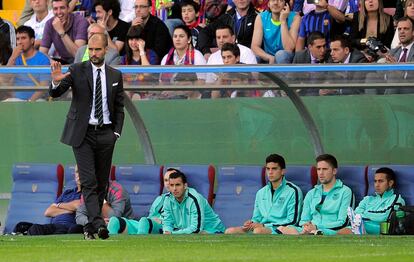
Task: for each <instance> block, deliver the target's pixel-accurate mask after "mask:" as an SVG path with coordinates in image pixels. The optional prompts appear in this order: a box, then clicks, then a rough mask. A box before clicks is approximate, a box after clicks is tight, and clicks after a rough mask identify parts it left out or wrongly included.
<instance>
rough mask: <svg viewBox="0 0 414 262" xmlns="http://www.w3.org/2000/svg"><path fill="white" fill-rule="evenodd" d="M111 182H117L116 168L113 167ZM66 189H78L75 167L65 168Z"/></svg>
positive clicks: (68, 166)
mask: <svg viewBox="0 0 414 262" xmlns="http://www.w3.org/2000/svg"><path fill="white" fill-rule="evenodd" d="M110 179H111V180H115V166H112V167H111V176H110ZM64 187H65V189H69V188H74V187H76V182H75V165H67V166H65V184H64Z"/></svg>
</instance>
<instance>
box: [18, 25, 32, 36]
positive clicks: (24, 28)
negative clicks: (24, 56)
mask: <svg viewBox="0 0 414 262" xmlns="http://www.w3.org/2000/svg"><path fill="white" fill-rule="evenodd" d="M24 33H26V34H27V35H28V36H29V38H35V31H34V30H33V28H31V27H30V26H25V25H21V26H19V27H18V28H17V29H16V34H24Z"/></svg>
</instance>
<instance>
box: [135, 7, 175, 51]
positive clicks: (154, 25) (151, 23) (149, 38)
mask: <svg viewBox="0 0 414 262" xmlns="http://www.w3.org/2000/svg"><path fill="white" fill-rule="evenodd" d="M151 6H152V1H151V0H135V6H134V8H135V16H136V17H135V18H134V20H133V21H132V26H137V25H140V26H142V27H143V28H144V30H143V37H144V38H143V40H144V41H145V44H146V46H147V48H150V49H152V50H154V51H155V52H156V53H157V55H158V57H164V55H166V54H167V53H168V50H170V48H171V47H172V40H171V36H170V34H169V32H168V28H167V27H166V26H165V24H164V23H163V22H162V21H161V20H160V19H159V18H158V17H156V16H153V15H151V14H150V10H151Z"/></svg>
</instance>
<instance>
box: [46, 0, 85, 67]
mask: <svg viewBox="0 0 414 262" xmlns="http://www.w3.org/2000/svg"><path fill="white" fill-rule="evenodd" d="M67 1H68V0H52V10H53V15H54V18H53V19H50V20H49V21H47V22H46V26H45V29H44V31H43V39H42V43H41V44H40V51H41V52H42V53H44V54H47V53H48V52H49V49H50V47H51V45H52V44H53V45H54V46H55V53H54V54H53V57H52V58H53V59H55V60H58V61H60V62H61V63H62V64H70V63H73V61H74V58H75V54H76V51H77V50H78V48H79V47H80V46H82V45H85V44H86V40H87V28H88V22H87V21H86V19H85V18H84V17H82V16H81V15H79V14H71V13H69V6H68V2H67Z"/></svg>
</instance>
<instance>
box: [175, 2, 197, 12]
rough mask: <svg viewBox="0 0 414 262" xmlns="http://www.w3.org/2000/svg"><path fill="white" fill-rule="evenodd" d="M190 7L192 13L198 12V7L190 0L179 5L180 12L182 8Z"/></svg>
mask: <svg viewBox="0 0 414 262" xmlns="http://www.w3.org/2000/svg"><path fill="white" fill-rule="evenodd" d="M189 5H191V6H192V7H193V8H194V11H195V12H196V13H197V12H198V11H200V5H199V4H197V3H196V2H194V1H192V0H184V1H183V2H182V3H181V4H180V11H181V9H182V8H183V7H184V6H189Z"/></svg>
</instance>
